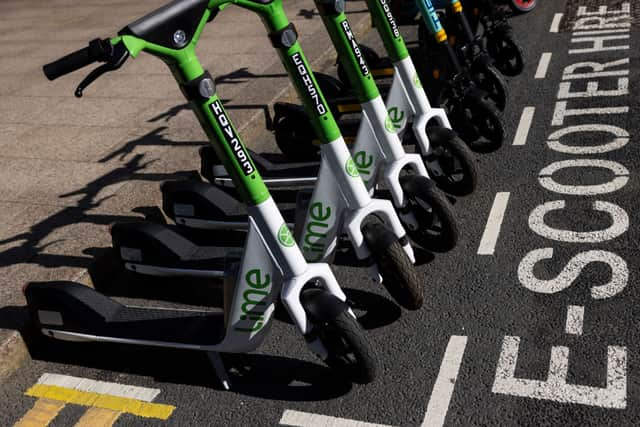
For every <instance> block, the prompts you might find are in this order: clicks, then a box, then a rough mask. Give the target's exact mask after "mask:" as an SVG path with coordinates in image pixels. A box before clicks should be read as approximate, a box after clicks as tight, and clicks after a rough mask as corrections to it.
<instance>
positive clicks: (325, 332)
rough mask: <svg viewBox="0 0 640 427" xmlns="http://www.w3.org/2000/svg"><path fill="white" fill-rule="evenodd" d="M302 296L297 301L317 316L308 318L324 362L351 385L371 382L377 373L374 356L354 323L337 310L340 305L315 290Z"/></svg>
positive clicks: (347, 315)
mask: <svg viewBox="0 0 640 427" xmlns="http://www.w3.org/2000/svg"><path fill="white" fill-rule="evenodd" d="M303 294H304V297H302V296H301V300H302V301H307V303H311V304H316V308H315V311H316V312H318V313H319V316H312V315H311V314H310V317H311V320H312V321H313V324H314V332H315V334H316V335H317V336H318V338H319V339H320V341H322V344H323V345H324V346H325V347H326V349H327V351H328V352H329V354H328V356H327V358H326V359H325V360H324V362H325V363H326V364H327V365H328V366H329V367H330V368H332V369H334V370H336V371H337V372H339V373H340V374H342V375H344V376H345V377H346V378H347V379H349V380H350V381H352V382H355V383H358V384H368V383H370V382H372V381H374V380H375V378H376V376H377V371H378V360H377V356H376V353H375V352H374V351H373V347H372V345H371V343H370V342H369V340H368V339H367V337H366V335H365V334H364V331H363V329H362V328H361V327H360V325H359V324H358V321H357V320H356V319H355V318H354V317H353V316H351V314H349V312H348V311H346V310H342V309H341V306H342V305H343V304H344V303H343V302H342V301H340V300H339V299H338V298H336V297H334V296H333V295H328V294H327V292H326V291H324V290H321V289H317V288H310V289H305V290H304V291H303ZM323 314H326V315H323Z"/></svg>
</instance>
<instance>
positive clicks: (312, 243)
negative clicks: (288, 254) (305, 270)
mask: <svg viewBox="0 0 640 427" xmlns="http://www.w3.org/2000/svg"><path fill="white" fill-rule="evenodd" d="M331 213H332V210H331V206H328V205H324V204H322V202H315V203H312V204H311V205H310V206H309V210H308V211H307V223H306V224H305V230H304V238H303V239H302V243H301V244H302V251H303V253H304V257H305V259H306V260H307V261H310V262H318V261H320V260H321V259H322V258H323V256H324V247H325V245H326V244H327V234H328V232H329V229H330V223H331Z"/></svg>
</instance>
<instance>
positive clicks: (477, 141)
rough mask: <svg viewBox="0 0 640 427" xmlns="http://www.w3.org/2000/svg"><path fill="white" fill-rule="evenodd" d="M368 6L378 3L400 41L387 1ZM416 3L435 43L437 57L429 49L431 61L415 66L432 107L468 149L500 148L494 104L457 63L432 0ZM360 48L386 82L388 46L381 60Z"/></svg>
mask: <svg viewBox="0 0 640 427" xmlns="http://www.w3.org/2000/svg"><path fill="white" fill-rule="evenodd" d="M367 3H368V5H369V10H372V7H374V6H375V5H376V4H379V7H381V8H382V10H383V12H384V13H383V18H384V19H385V20H388V21H389V22H390V24H389V25H391V28H392V31H393V34H394V36H395V38H394V40H400V37H401V36H400V33H399V30H398V27H397V24H396V23H395V21H393V15H391V11H390V7H389V5H388V4H387V2H386V1H385V0H368V2H367ZM416 4H417V5H418V7H419V9H420V11H421V14H422V19H423V21H424V23H425V25H426V28H427V30H428V33H429V35H430V36H431V37H432V38H433V39H434V40H435V43H434V45H435V50H434V52H435V53H436V54H437V55H434V52H432V51H431V50H430V51H429V52H424V51H423V52H422V55H423V57H425V58H426V57H428V58H432V59H431V60H430V61H429V64H427V63H425V62H426V61H420V62H418V63H417V67H418V72H419V74H420V80H423V81H424V82H425V87H426V88H428V89H429V90H428V92H429V96H431V97H432V101H434V103H435V104H437V105H440V106H442V107H443V108H444V110H445V111H446V113H447V116H448V118H449V120H450V121H451V124H452V126H453V129H454V130H455V131H456V132H457V133H458V135H460V137H461V138H462V139H463V140H464V141H465V142H466V143H467V144H469V146H470V147H472V148H474V149H477V150H479V151H489V150H495V149H497V148H499V147H500V146H501V145H502V143H503V141H504V132H505V130H504V123H503V121H502V118H501V116H500V113H499V112H498V110H497V109H496V107H495V103H494V102H493V101H492V100H491V99H490V97H489V94H488V93H487V92H485V91H484V90H482V89H480V88H479V87H478V86H477V85H476V84H475V83H474V81H473V79H472V77H471V75H470V74H469V71H468V70H466V69H465V68H463V67H462V65H461V64H460V61H459V60H458V57H457V55H456V53H455V51H454V49H453V47H452V46H451V44H450V43H449V39H448V37H447V33H446V32H445V30H444V28H443V27H442V24H441V22H440V20H439V18H438V15H437V13H436V10H435V8H434V7H433V5H432V3H431V0H416ZM376 22H377V21H376ZM376 26H377V24H376ZM383 41H384V40H383ZM360 47H361V50H362V53H363V56H364V57H365V59H366V61H367V63H368V64H372V65H371V72H372V75H373V76H374V77H375V78H377V79H386V78H390V77H392V76H393V75H394V72H395V69H394V67H393V64H392V63H393V59H392V57H391V52H389V50H390V49H389V47H388V43H385V48H386V50H387V52H388V54H389V57H387V58H381V57H380V56H378V55H377V53H376V52H375V51H374V50H373V49H371V48H368V47H365V46H363V45H361V46H360ZM340 68H341V66H340V64H338V77H339V78H340V80H341V81H342V82H343V83H345V84H347V82H346V80H345V76H346V75H345V73H344V71H341V70H340Z"/></svg>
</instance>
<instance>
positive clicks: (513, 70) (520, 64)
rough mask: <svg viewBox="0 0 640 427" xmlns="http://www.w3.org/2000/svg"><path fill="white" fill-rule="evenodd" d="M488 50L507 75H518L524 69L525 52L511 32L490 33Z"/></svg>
mask: <svg viewBox="0 0 640 427" xmlns="http://www.w3.org/2000/svg"><path fill="white" fill-rule="evenodd" d="M487 52H488V53H489V55H491V57H492V58H493V60H494V64H495V66H496V68H497V69H498V70H500V72H501V73H502V74H504V75H505V76H509V77H513V76H517V75H518V74H520V73H521V72H522V70H523V69H524V53H523V52H522V48H521V47H520V45H519V44H518V43H517V42H516V41H515V39H514V38H513V36H512V35H511V34H499V35H488V36H487Z"/></svg>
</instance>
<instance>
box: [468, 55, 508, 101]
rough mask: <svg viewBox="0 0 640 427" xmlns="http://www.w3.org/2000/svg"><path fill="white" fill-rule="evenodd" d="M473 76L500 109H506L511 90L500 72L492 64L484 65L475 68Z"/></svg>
mask: <svg viewBox="0 0 640 427" xmlns="http://www.w3.org/2000/svg"><path fill="white" fill-rule="evenodd" d="M471 77H472V78H473V81H474V82H475V83H476V85H477V86H478V87H479V88H480V89H482V90H484V91H485V92H487V94H488V95H489V98H491V100H492V101H493V102H494V103H495V104H496V107H498V110H500V111H504V109H505V107H506V106H507V99H508V98H509V90H508V89H507V83H506V82H505V81H504V79H503V78H502V76H501V75H500V72H499V71H498V70H497V69H496V68H495V67H494V66H492V65H482V66H477V67H474V68H473V70H472V73H471Z"/></svg>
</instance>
